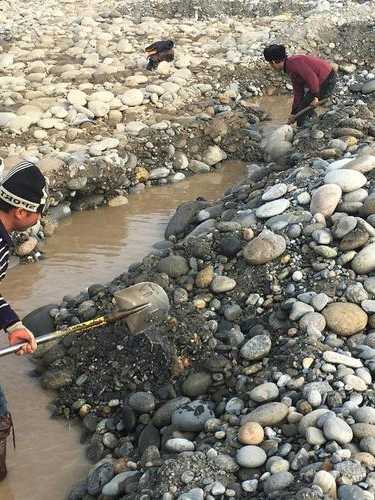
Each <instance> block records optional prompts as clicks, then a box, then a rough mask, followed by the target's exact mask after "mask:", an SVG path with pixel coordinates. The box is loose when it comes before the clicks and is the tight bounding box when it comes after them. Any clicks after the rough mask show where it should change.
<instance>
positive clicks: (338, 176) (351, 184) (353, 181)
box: [324, 168, 367, 193]
mask: <svg viewBox="0 0 375 500" xmlns="http://www.w3.org/2000/svg"><path fill="white" fill-rule="evenodd" d="M366 182H367V178H366V177H365V176H364V175H363V174H362V173H361V172H358V171H357V170H350V169H347V168H341V169H338V170H332V171H331V172H328V173H327V174H326V176H325V178H324V183H325V184H337V185H338V186H340V188H341V189H342V191H343V192H344V193H349V192H351V191H356V190H357V189H359V188H361V187H362V186H364V185H365V184H366Z"/></svg>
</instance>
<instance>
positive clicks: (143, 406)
mask: <svg viewBox="0 0 375 500" xmlns="http://www.w3.org/2000/svg"><path fill="white" fill-rule="evenodd" d="M129 406H130V408H132V409H133V410H134V411H135V412H137V413H149V412H152V411H153V410H154V409H155V398H154V395H153V394H152V393H151V392H141V391H140V392H134V393H133V394H131V395H130V397H129Z"/></svg>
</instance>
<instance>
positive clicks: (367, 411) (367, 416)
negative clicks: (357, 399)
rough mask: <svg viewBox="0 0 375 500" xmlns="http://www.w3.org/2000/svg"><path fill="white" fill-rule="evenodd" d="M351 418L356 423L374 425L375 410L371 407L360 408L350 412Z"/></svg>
mask: <svg viewBox="0 0 375 500" xmlns="http://www.w3.org/2000/svg"><path fill="white" fill-rule="evenodd" d="M352 416H353V418H354V420H355V421H356V422H363V423H365V424H375V408H372V407H371V406H362V407H361V408H356V409H354V410H353V411H352Z"/></svg>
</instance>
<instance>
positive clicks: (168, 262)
mask: <svg viewBox="0 0 375 500" xmlns="http://www.w3.org/2000/svg"><path fill="white" fill-rule="evenodd" d="M158 271H159V272H161V273H165V274H167V275H168V276H170V277H171V278H177V277H178V276H182V275H184V274H187V273H188V272H189V264H188V263H187V261H186V259H185V258H184V257H181V256H180V255H170V256H169V257H164V259H161V260H160V261H159V264H158Z"/></svg>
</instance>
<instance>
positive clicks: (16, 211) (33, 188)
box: [0, 161, 48, 481]
mask: <svg viewBox="0 0 375 500" xmlns="http://www.w3.org/2000/svg"><path fill="white" fill-rule="evenodd" d="M47 198H48V191H47V180H46V178H45V177H44V176H43V174H42V173H41V171H40V170H39V168H38V167H37V166H36V165H35V164H34V163H31V162H29V161H22V162H20V163H18V164H17V165H16V166H15V167H14V168H13V169H11V170H10V171H9V172H8V174H7V175H6V176H5V177H4V178H3V179H1V181H0V281H2V280H3V279H4V278H5V275H6V272H7V268H8V260H9V251H10V247H11V246H12V240H11V238H10V233H12V232H13V231H25V230H26V229H28V228H29V227H31V226H34V224H36V223H37V222H38V221H39V219H40V217H41V215H42V214H43V213H44V212H45V210H46V208H47ZM0 329H3V330H5V331H6V333H7V334H8V340H9V344H10V345H15V344H19V343H25V342H26V343H27V344H26V345H25V346H24V347H21V348H20V349H19V350H18V351H17V352H16V354H18V355H23V354H29V353H32V352H34V351H35V350H36V348H37V344H36V341H35V338H34V335H33V334H32V333H31V332H30V330H28V329H27V328H26V327H25V326H24V325H23V324H22V321H21V320H20V318H19V317H18V316H17V314H16V313H15V312H14V311H13V309H12V308H11V307H10V305H9V304H8V303H7V301H6V300H5V299H4V298H3V297H2V296H1V295H0ZM11 430H13V423H12V417H11V415H10V413H9V411H8V405H7V401H6V398H5V395H4V392H3V390H2V388H1V386H0V481H2V480H3V479H4V478H5V477H6V475H7V468H6V440H7V437H8V436H9V434H10V432H11ZM13 440H14V432H13Z"/></svg>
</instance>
